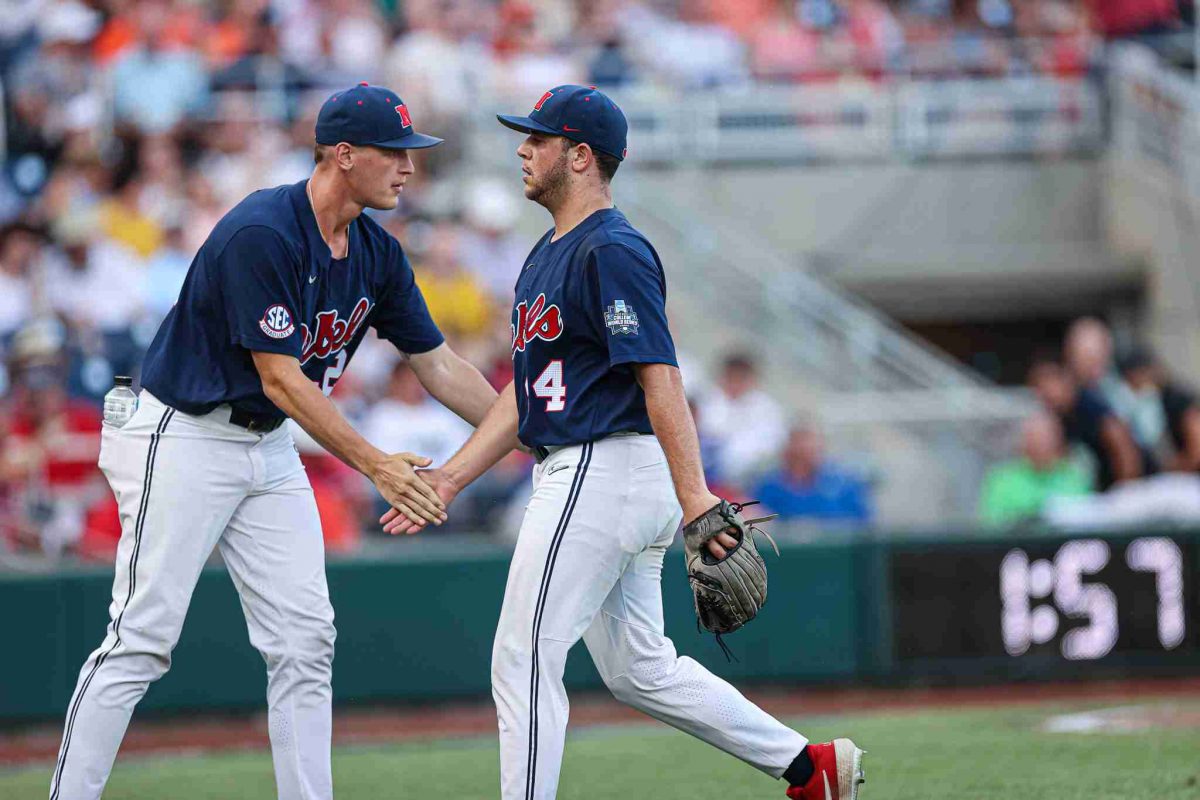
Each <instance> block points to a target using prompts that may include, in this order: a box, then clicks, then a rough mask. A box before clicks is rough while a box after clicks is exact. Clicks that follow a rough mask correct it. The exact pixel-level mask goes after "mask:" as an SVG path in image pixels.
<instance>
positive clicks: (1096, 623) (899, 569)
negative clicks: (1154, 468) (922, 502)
mask: <svg viewBox="0 0 1200 800" xmlns="http://www.w3.org/2000/svg"><path fill="white" fill-rule="evenodd" d="M1195 573H1196V561H1195V553H1193V552H1192V545H1191V544H1190V543H1189V542H1188V541H1187V540H1185V539H1182V538H1179V539H1176V538H1173V537H1170V536H1142V537H1129V538H1121V539H1116V538H1114V539H1110V538H1099V537H1094V538H1089V537H1079V538H1072V539H1066V540H1064V539H1026V540H1014V542H1013V544H1011V545H1006V544H996V543H988V544H961V545H950V544H939V545H937V546H935V547H929V548H917V547H908V546H900V547H898V548H896V549H895V550H893V551H892V557H891V563H890V578H891V586H892V591H891V596H892V600H893V603H892V619H893V643H894V649H895V652H894V655H895V657H896V659H897V660H899V661H908V660H915V659H927V658H970V657H978V656H1005V655H1007V656H1010V657H1012V658H1021V657H1024V656H1027V655H1031V654H1036V655H1055V656H1058V657H1061V658H1063V659H1067V660H1070V661H1092V660H1098V659H1103V658H1105V657H1106V656H1108V655H1110V654H1117V653H1177V652H1185V651H1189V650H1195V649H1196V648H1197V644H1198V642H1197V634H1196V617H1197V613H1198V612H1197V608H1196V590H1195V583H1196V580H1195V579H1196V574H1195Z"/></svg>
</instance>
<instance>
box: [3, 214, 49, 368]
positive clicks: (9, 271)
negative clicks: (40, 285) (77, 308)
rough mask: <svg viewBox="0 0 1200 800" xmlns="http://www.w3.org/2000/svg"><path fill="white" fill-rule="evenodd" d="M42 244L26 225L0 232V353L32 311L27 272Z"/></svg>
mask: <svg viewBox="0 0 1200 800" xmlns="http://www.w3.org/2000/svg"><path fill="white" fill-rule="evenodd" d="M41 247H42V242H41V237H40V235H39V234H38V233H37V232H36V231H35V230H34V229H33V228H30V227H28V226H26V225H21V224H12V225H9V226H7V227H6V228H4V229H3V230H2V231H0V352H3V351H4V345H5V343H6V342H7V341H8V338H9V337H10V336H12V334H14V333H15V332H16V331H17V329H18V328H20V327H21V326H22V325H24V324H25V323H26V322H28V321H29V319H30V318H31V317H32V316H33V314H34V281H33V276H32V275H31V274H30V273H31V272H32V270H33V268H34V264H35V262H37V261H38V259H39V255H40V251H41Z"/></svg>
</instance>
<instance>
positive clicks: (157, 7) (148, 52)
mask: <svg viewBox="0 0 1200 800" xmlns="http://www.w3.org/2000/svg"><path fill="white" fill-rule="evenodd" d="M133 8H134V9H136V11H135V13H136V15H137V19H136V25H137V39H136V44H134V45H133V46H132V47H128V48H124V49H123V52H122V54H121V55H120V56H118V57H117V60H116V63H115V64H114V65H113V71H112V82H113V106H114V111H115V112H116V116H117V119H118V121H122V122H128V123H131V124H133V125H135V126H137V127H138V128H140V129H142V130H144V131H151V132H158V131H166V130H170V129H171V128H173V127H174V126H175V125H177V124H178V123H179V122H180V121H181V120H182V119H183V118H184V116H186V115H188V114H196V113H199V112H200V111H202V110H203V109H204V107H205V105H206V103H207V101H208V75H207V73H206V72H205V66H204V60H203V59H202V58H201V57H200V54H199V53H197V52H195V51H194V50H190V49H185V48H183V47H178V46H173V45H174V43H173V42H172V41H171V37H169V36H167V35H166V33H167V31H168V30H169V26H170V25H171V23H172V21H173V15H174V13H175V7H174V4H173V3H172V2H170V1H169V0H141V1H140V2H139V3H137V4H135V5H134V6H133Z"/></svg>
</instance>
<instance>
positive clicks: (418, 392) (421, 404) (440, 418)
mask: <svg viewBox="0 0 1200 800" xmlns="http://www.w3.org/2000/svg"><path fill="white" fill-rule="evenodd" d="M471 430H472V428H471V426H470V425H468V424H467V423H466V422H464V421H463V420H462V419H459V417H458V416H457V415H455V414H454V412H453V411H450V410H449V409H448V408H446V407H445V406H443V405H442V404H441V403H439V402H437V401H436V400H434V399H433V398H432V397H430V396H429V394H428V393H427V392H426V391H425V387H423V386H422V385H421V381H420V380H419V379H418V378H417V376H416V373H414V372H413V371H412V368H411V367H410V366H409V365H408V362H407V361H398V362H396V365H395V367H393V368H392V375H391V378H390V380H389V381H388V386H387V393H386V394H385V395H384V397H383V398H382V399H381V400H380V401H379V402H377V403H376V404H375V405H374V406H372V407H371V409H370V410H369V411H367V413H366V416H365V417H364V418H363V420H362V427H361V431H362V435H363V438H365V439H366V440H367V441H369V442H370V443H371V444H373V445H375V446H376V447H378V448H379V449H381V450H383V451H384V452H387V453H400V452H409V453H419V454H420V455H423V456H426V457H428V458H430V459H433V463H434V465H435V466H437V465H441V464H444V463H445V462H446V461H447V460H448V459H449V458H450V456H452V455H454V453H455V451H457V450H458V448H459V447H461V446H462V444H463V442H465V441H466V440H467V438H468V437H469V436H470V435H471ZM374 503H375V506H376V508H375V511H377V512H378V513H379V514H382V513H383V512H384V511H386V510H387V504H386V502H385V501H384V500H383V498H381V497H378V496H375V499H374ZM456 516H457V517H458V518H459V519H457V520H455V522H456V523H457V522H462V521H463V520H462V519H461V518H462V516H463V515H462V514H459V515H456Z"/></svg>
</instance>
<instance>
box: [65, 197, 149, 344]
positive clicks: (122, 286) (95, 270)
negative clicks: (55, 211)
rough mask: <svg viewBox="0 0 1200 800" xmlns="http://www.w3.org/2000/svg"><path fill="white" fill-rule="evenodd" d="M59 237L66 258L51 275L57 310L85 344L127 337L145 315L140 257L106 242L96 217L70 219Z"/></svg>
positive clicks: (80, 216)
mask: <svg viewBox="0 0 1200 800" xmlns="http://www.w3.org/2000/svg"><path fill="white" fill-rule="evenodd" d="M55 234H56V238H57V240H58V242H59V244H60V245H61V246H62V249H63V254H64V256H65V258H62V259H57V260H55V261H54V262H52V263H51V265H50V267H49V270H48V271H49V276H48V280H47V283H48V285H50V286H53V287H54V289H53V292H52V293H51V296H50V297H49V300H50V304H51V307H52V308H53V309H54V310H55V311H56V312H58V313H59V315H60V316H61V317H62V319H63V321H64V322H65V323H66V324H67V325H68V326H69V327H70V328H72V329H74V330H76V331H78V333H79V335H80V336H79V338H81V339H86V338H87V337H88V336H89V335H90V334H92V333H103V334H121V333H124V332H127V331H128V330H129V329H130V328H132V327H133V324H134V323H135V322H136V321H137V320H138V319H139V318H140V317H141V315H142V313H143V310H144V301H143V295H142V292H143V290H144V284H143V281H142V263H141V259H140V258H138V255H137V253H135V252H134V251H132V250H130V249H128V248H127V247H124V246H122V245H120V244H118V243H116V242H114V241H111V240H109V239H107V238H105V236H104V234H103V232H102V231H101V229H100V224H99V220H98V219H97V218H96V216H95V215H94V214H87V213H80V214H74V215H70V216H67V217H66V218H64V219H63V220H61V221H60V223H59V225H58V226H57V228H56V229H55Z"/></svg>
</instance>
